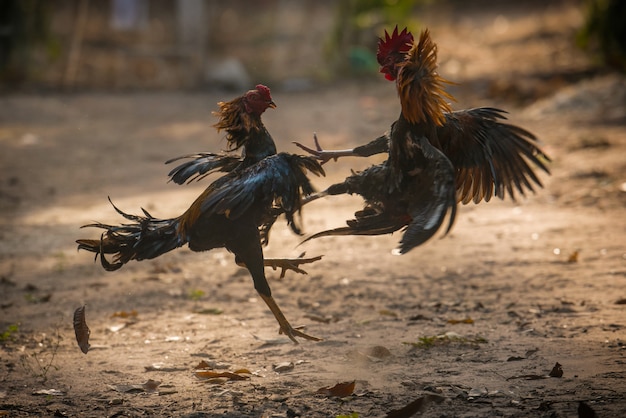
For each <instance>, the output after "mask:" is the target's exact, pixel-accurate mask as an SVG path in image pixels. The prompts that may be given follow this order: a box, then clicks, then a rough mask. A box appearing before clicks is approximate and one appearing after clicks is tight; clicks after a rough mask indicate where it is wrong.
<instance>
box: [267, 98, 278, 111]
mask: <svg viewBox="0 0 626 418" xmlns="http://www.w3.org/2000/svg"><path fill="white" fill-rule="evenodd" d="M267 107H269V108H271V109H276V103H274V101H273V100H270V102H269V103H268V104H267Z"/></svg>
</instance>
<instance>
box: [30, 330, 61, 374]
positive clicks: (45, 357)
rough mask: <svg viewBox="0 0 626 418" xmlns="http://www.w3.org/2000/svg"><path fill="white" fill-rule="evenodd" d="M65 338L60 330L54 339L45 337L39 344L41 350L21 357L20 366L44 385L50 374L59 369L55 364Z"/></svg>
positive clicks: (56, 332)
mask: <svg viewBox="0 0 626 418" xmlns="http://www.w3.org/2000/svg"><path fill="white" fill-rule="evenodd" d="M62 340H63V337H62V336H61V333H60V332H59V330H58V328H57V329H56V331H55V335H54V337H53V338H47V336H46V334H44V335H43V338H42V340H41V341H39V342H38V343H37V345H38V347H39V349H38V350H33V352H32V353H30V354H27V353H24V354H22V355H21V357H20V364H21V365H22V367H23V368H24V370H26V371H27V372H29V373H31V374H32V375H34V376H37V377H39V378H40V379H41V381H42V382H43V383H45V382H46V381H47V380H48V373H49V372H50V371H51V370H58V369H59V367H58V366H57V365H56V364H55V363H54V361H55V358H56V356H57V353H58V351H59V347H60V346H61V341H62Z"/></svg>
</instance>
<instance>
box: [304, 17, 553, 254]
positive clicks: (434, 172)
mask: <svg viewBox="0 0 626 418" xmlns="http://www.w3.org/2000/svg"><path fill="white" fill-rule="evenodd" d="M377 58H378V62H379V64H380V66H381V69H380V71H381V72H382V73H383V74H385V78H387V79H388V80H391V81H395V82H396V88H397V91H398V96H399V98H400V104H401V108H402V111H401V113H400V117H399V118H398V120H396V121H395V122H394V123H393V125H392V126H391V130H390V132H389V133H388V134H385V135H383V136H381V137H379V138H377V139H375V140H374V141H372V142H370V143H369V144H366V145H363V146H360V147H357V148H354V149H352V150H342V151H325V150H323V149H322V148H321V147H320V145H319V143H318V142H317V138H315V145H316V149H310V148H307V147H304V146H302V145H300V144H297V145H298V146H300V147H301V148H303V149H305V150H307V151H308V152H311V153H312V154H314V155H316V156H317V157H318V158H320V159H321V160H322V161H323V162H326V161H328V160H330V159H337V158H339V157H342V156H350V155H354V156H370V155H373V154H377V153H388V156H389V157H388V159H387V161H385V162H384V163H383V164H381V165H378V166H374V167H371V168H369V169H367V170H365V171H363V172H361V173H356V174H354V175H352V176H350V177H348V178H347V179H346V181H344V182H343V183H340V184H336V185H333V186H331V187H330V188H328V189H327V190H326V191H325V192H322V193H320V194H319V195H317V197H319V196H323V195H327V194H339V193H357V194H359V195H361V196H363V197H364V198H365V200H366V202H367V205H366V208H365V210H363V211H359V212H357V213H356V214H355V215H356V218H355V219H354V220H351V221H348V227H344V228H337V229H333V230H329V231H323V232H320V233H318V234H315V235H313V236H311V237H309V238H308V239H312V238H317V237H320V236H327V235H375V234H381V233H388V232H393V231H396V230H398V229H400V228H402V227H405V226H406V227H407V230H406V232H405V233H404V235H403V237H402V241H401V242H400V248H399V251H400V252H401V253H405V252H407V251H409V250H410V249H412V248H414V247H415V246H417V245H420V244H421V243H423V242H424V241H425V240H427V239H428V238H430V237H431V236H432V235H434V233H435V232H436V230H437V229H438V228H439V227H440V226H441V225H442V224H443V222H444V220H445V219H444V218H445V215H446V213H447V212H450V215H451V216H450V222H449V224H448V231H449V229H450V227H451V226H452V222H453V221H454V215H455V208H456V202H457V201H459V202H462V203H469V202H470V201H474V202H475V203H478V202H480V201H482V200H485V201H489V200H490V199H491V197H492V196H494V195H495V196H497V197H499V198H501V199H503V198H504V197H505V196H506V195H507V194H508V195H509V196H510V197H511V198H513V199H514V198H515V194H514V191H515V190H517V191H518V192H519V193H520V194H521V195H524V194H525V191H526V190H530V191H534V188H533V184H534V185H538V186H541V182H540V180H539V178H538V177H537V176H536V174H535V173H534V171H533V167H532V166H533V165H534V166H535V167H538V168H540V169H541V170H543V171H545V172H547V173H549V171H548V169H547V167H546V166H545V164H544V161H545V162H547V161H550V160H549V158H548V157H547V156H546V155H545V154H544V153H543V152H542V151H541V150H540V149H539V148H538V146H537V144H536V138H535V136H534V135H532V134H531V133H530V132H528V131H526V130H524V129H522V128H519V127H517V126H513V125H509V124H506V123H503V122H502V120H503V119H505V117H504V114H505V113H506V112H504V111H503V110H500V109H495V108H489V107H483V108H476V109H470V110H461V111H456V112H453V111H451V108H450V105H449V104H448V100H453V97H452V96H451V95H450V94H448V93H447V92H446V91H445V90H444V85H445V83H447V81H446V80H444V79H443V78H442V77H441V76H439V74H438V73H437V71H436V68H437V46H436V45H435V43H434V42H433V41H432V39H431V37H430V33H429V31H428V30H425V31H423V32H422V33H421V35H420V38H419V40H418V42H414V40H413V36H412V35H411V33H410V32H408V31H407V30H406V29H404V30H403V31H402V32H400V33H399V32H398V28H397V27H396V28H395V30H394V32H393V34H392V35H391V36H390V35H389V34H388V33H387V32H385V38H384V39H380V41H379V44H378V53H377ZM373 173H377V175H375V176H374V175H373Z"/></svg>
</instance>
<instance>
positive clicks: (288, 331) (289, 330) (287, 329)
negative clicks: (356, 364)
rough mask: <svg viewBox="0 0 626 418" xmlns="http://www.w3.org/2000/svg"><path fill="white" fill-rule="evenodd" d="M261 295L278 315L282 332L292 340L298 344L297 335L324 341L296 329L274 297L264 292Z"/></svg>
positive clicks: (275, 314) (277, 318) (276, 315)
mask: <svg viewBox="0 0 626 418" xmlns="http://www.w3.org/2000/svg"><path fill="white" fill-rule="evenodd" d="M259 295H260V296H261V298H262V299H263V300H264V301H265V303H266V304H267V306H268V307H269V308H270V311H272V313H273V314H274V316H275V317H276V320H277V321H278V324H279V325H280V333H281V334H285V335H286V336H287V337H289V339H290V340H291V341H293V342H294V343H296V344H298V341H297V340H296V337H300V338H305V339H307V340H311V341H322V339H321V338H317V337H313V336H311V335H308V334H305V333H304V332H302V331H299V330H297V329H295V328H294V327H292V326H291V324H289V321H287V318H285V315H283V312H282V311H281V310H280V308H279V307H278V305H277V304H276V301H275V300H274V298H273V297H271V296H266V295H264V294H262V293H259Z"/></svg>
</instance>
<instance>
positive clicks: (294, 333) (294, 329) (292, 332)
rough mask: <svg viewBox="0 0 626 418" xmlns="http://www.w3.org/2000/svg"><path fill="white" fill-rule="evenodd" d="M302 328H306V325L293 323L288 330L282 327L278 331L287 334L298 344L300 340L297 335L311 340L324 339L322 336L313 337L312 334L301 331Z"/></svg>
mask: <svg viewBox="0 0 626 418" xmlns="http://www.w3.org/2000/svg"><path fill="white" fill-rule="evenodd" d="M301 328H304V327H292V326H291V325H289V327H288V328H287V330H285V329H283V327H281V328H280V329H279V331H278V333H279V334H284V335H286V336H287V337H289V339H290V340H291V341H293V342H294V343H296V344H298V340H296V337H300V338H304V339H305V340H309V341H323V340H322V339H321V338H317V337H313V336H312V335H309V334H305V333H304V332H302V331H300V329H301Z"/></svg>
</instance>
